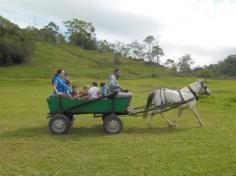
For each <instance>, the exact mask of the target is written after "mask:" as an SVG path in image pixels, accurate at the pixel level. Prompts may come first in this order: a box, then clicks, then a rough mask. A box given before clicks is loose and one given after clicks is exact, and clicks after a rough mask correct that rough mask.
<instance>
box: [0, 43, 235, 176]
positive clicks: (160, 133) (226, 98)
mask: <svg viewBox="0 0 236 176" xmlns="http://www.w3.org/2000/svg"><path fill="white" fill-rule="evenodd" d="M36 48H37V49H36V51H35V53H34V55H33V56H32V60H31V62H30V63H27V64H23V65H18V66H11V67H7V68H0V176H5V175H7V176H8V175H13V176H15V175H23V176H25V175H26V176H28V175H36V176H37V175H39V176H41V175H43V176H47V175H53V176H54V175H60V176H61V175H62V176H64V175H81V176H86V175H88V176H90V175H92V176H94V175H101V176H106V175H107V176H110V175H124V176H129V175H135V176H136V175H142V176H143V175H148V176H149V175H154V176H156V175H168V176H169V175H179V176H183V175H186V176H189V175H191V176H192V175H197V176H199V175H204V176H205V175H213V176H215V175H235V174H236V168H235V165H236V138H235V134H236V118H235V117H236V116H235V115H236V81H232V80H231V81H230V80H228V81H226V80H221V81H217V80H210V81H209V87H210V88H211V90H212V92H213V95H212V96H210V97H207V98H206V97H203V98H201V99H200V101H199V103H198V106H197V107H198V111H199V113H200V115H201V117H202V119H203V121H204V122H205V127H204V128H200V127H199V125H198V123H197V120H196V118H195V117H194V115H193V114H192V113H191V112H190V111H185V112H184V113H183V116H182V118H181V119H180V120H179V122H178V127H177V128H176V129H171V128H168V127H167V125H166V124H165V122H164V121H163V120H162V119H161V118H155V119H154V121H153V129H147V126H146V122H145V120H143V119H142V118H141V117H127V116H124V117H122V120H123V122H124V129H123V132H122V133H121V134H119V135H107V134H105V133H104V131H103V128H102V120H101V119H94V118H93V117H92V115H81V116H78V117H77V118H76V122H75V124H74V127H73V128H72V129H71V130H70V132H69V134H67V135H62V136H54V135H52V134H50V133H49V131H48V128H47V123H48V119H47V118H46V116H47V113H48V107H47V103H46V98H47V97H48V96H49V95H50V94H51V92H52V90H51V89H52V87H51V86H50V78H51V77H52V75H53V73H54V72H55V70H56V69H57V68H64V69H65V70H66V71H67V72H69V73H71V74H72V79H73V81H74V82H75V83H78V84H79V86H80V87H82V86H83V85H86V84H90V83H91V82H92V81H94V80H98V81H100V80H103V81H105V80H106V79H107V77H108V76H109V75H110V74H111V72H112V70H113V68H114V67H115V66H114V65H113V63H112V60H113V59H112V55H111V53H98V52H94V51H85V50H82V49H80V48H77V47H73V46H67V45H60V46H56V45H49V44H44V43H37V46H36ZM119 67H120V68H121V69H122V72H123V77H122V79H121V81H120V82H121V84H122V85H125V87H127V88H128V89H130V90H131V91H132V92H133V93H134V98H133V101H132V106H134V107H135V106H140V105H143V104H145V101H146V97H147V94H148V93H147V92H148V91H150V90H153V89H157V88H159V87H169V88H176V89H179V88H181V87H183V86H186V85H188V84H189V83H191V82H194V81H195V80H196V79H195V78H176V77H171V76H170V73H169V72H168V71H166V70H164V69H162V68H160V67H152V66H148V65H145V64H143V63H140V62H137V61H131V60H129V59H126V58H122V60H121V64H120V65H119ZM150 76H158V77H159V78H145V77H150ZM176 113H177V112H176V110H172V111H170V112H168V113H167V114H166V116H167V117H168V118H170V119H171V120H174V119H175V117H176Z"/></svg>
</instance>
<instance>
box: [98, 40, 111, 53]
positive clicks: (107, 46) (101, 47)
mask: <svg viewBox="0 0 236 176" xmlns="http://www.w3.org/2000/svg"><path fill="white" fill-rule="evenodd" d="M96 45H97V50H98V51H100V52H106V51H112V45H111V43H109V42H108V41H107V40H99V41H97V44H96Z"/></svg>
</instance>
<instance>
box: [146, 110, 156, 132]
mask: <svg viewBox="0 0 236 176" xmlns="http://www.w3.org/2000/svg"><path fill="white" fill-rule="evenodd" d="M155 115H156V113H155V112H154V111H153V112H152V114H151V116H149V117H148V118H147V126H148V128H149V129H151V128H152V120H153V117H154V116H155Z"/></svg>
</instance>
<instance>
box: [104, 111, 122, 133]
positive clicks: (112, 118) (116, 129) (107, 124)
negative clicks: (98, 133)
mask: <svg viewBox="0 0 236 176" xmlns="http://www.w3.org/2000/svg"><path fill="white" fill-rule="evenodd" d="M103 128H104V131H105V132H106V133H108V134H118V133H120V132H121V131H122V129H123V123H122V121H121V119H120V118H119V117H118V116H117V115H115V114H111V115H109V116H106V118H105V119H104V120H103Z"/></svg>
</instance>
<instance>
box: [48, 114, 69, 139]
mask: <svg viewBox="0 0 236 176" xmlns="http://www.w3.org/2000/svg"><path fill="white" fill-rule="evenodd" d="M48 128H49V130H50V131H51V132H52V133H53V134H56V135H59V134H65V133H67V132H68V130H69V128H70V122H69V119H68V118H67V116H65V115H62V114H56V115H54V116H53V117H52V118H51V119H50V120H49V122H48Z"/></svg>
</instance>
